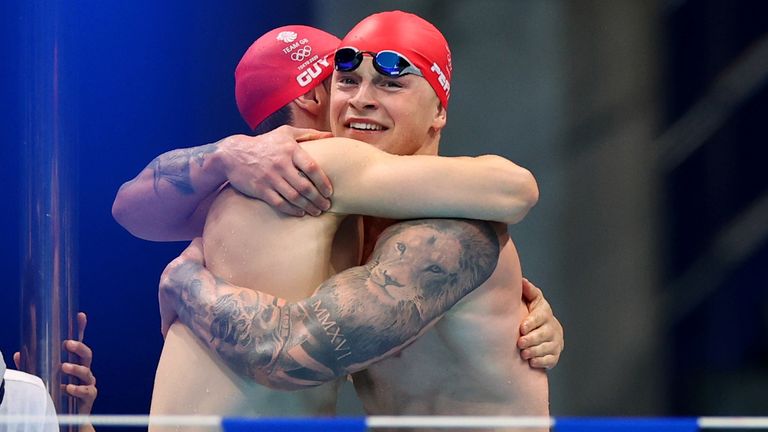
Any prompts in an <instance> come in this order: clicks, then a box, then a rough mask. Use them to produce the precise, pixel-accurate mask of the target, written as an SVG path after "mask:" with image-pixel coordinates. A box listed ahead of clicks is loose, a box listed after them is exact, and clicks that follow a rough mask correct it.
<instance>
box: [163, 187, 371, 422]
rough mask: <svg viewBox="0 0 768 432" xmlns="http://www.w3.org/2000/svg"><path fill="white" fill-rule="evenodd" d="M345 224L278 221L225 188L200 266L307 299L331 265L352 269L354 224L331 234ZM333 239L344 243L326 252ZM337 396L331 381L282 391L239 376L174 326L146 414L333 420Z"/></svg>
mask: <svg viewBox="0 0 768 432" xmlns="http://www.w3.org/2000/svg"><path fill="white" fill-rule="evenodd" d="M343 220H344V216H340V215H336V214H333V213H326V214H324V215H322V216H320V217H306V218H295V217H289V216H282V215H280V214H278V213H276V212H275V211H274V210H272V209H271V208H270V207H269V206H268V205H266V204H264V203H263V202H261V201H257V200H253V199H250V198H247V197H245V196H243V195H241V194H240V193H238V192H236V191H235V190H233V189H231V188H226V189H224V190H223V191H222V192H221V193H220V194H219V196H218V197H217V198H216V200H215V201H214V203H213V205H212V206H211V209H210V211H209V214H208V218H207V220H206V225H205V231H204V235H203V241H204V243H205V258H206V266H207V267H208V268H209V269H210V270H211V271H212V272H213V273H214V274H215V275H217V276H219V277H222V278H224V279H226V280H227V281H228V282H231V283H234V284H237V285H239V286H242V287H246V288H255V289H258V290H260V291H262V292H266V293H270V294H274V295H279V296H280V297H282V298H286V299H289V300H298V299H302V298H305V297H308V296H310V295H311V294H312V291H313V290H314V287H316V286H318V285H319V284H320V283H321V282H323V281H324V280H326V279H327V278H329V277H330V276H332V275H333V274H334V273H336V268H341V269H343V268H347V267H351V266H352V265H354V264H355V262H356V260H357V258H358V257H357V247H356V244H355V239H356V224H355V223H354V219H350V221H351V222H348V223H344V224H343V229H342V230H341V231H339V236H338V237H336V233H337V229H338V228H339V226H340V225H342V221H343ZM334 241H336V242H337V243H344V244H343V245H337V246H338V247H332V246H334ZM332 249H333V250H334V251H335V252H334V253H332ZM334 267H336V268H334ZM336 392H337V383H336V382H332V383H328V384H324V385H322V386H319V387H315V388H311V389H307V390H300V391H292V392H286V391H279V390H271V389H268V388H267V387H264V386H261V385H259V384H257V383H255V382H253V381H251V380H247V379H243V378H242V377H240V376H238V375H237V374H236V373H235V372H233V371H232V370H231V369H229V368H228V367H227V366H225V365H224V362H223V361H222V360H221V359H220V358H219V357H218V354H216V353H215V352H212V351H211V350H210V349H209V348H207V347H206V346H205V345H204V344H203V343H201V342H200V341H199V340H198V338H197V337H196V336H195V335H194V334H193V333H192V331H191V330H190V329H189V328H187V327H186V326H184V325H183V324H181V323H179V322H176V323H174V324H173V325H172V326H171V329H170V331H169V332H168V335H167V336H166V340H165V345H164V346H163V352H162V355H161V358H160V363H159V365H158V368H157V373H156V376H155V387H154V392H153V395H152V407H151V414H216V415H280V416H316V415H331V414H333V413H334V410H335V406H336Z"/></svg>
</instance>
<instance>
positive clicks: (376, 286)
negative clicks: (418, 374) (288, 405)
mask: <svg viewBox="0 0 768 432" xmlns="http://www.w3.org/2000/svg"><path fill="white" fill-rule="evenodd" d="M382 238H383V239H384V240H382V241H380V242H379V244H377V247H376V249H375V250H374V253H373V254H372V256H371V259H370V261H369V263H368V264H366V266H363V267H355V268H352V269H349V270H346V271H344V272H342V273H339V274H338V275H336V276H334V277H332V278H331V279H329V280H328V281H326V282H324V283H323V284H322V285H321V286H320V287H319V288H318V289H317V291H316V293H315V294H314V295H313V296H311V297H309V298H307V299H305V300H302V301H299V302H296V303H292V304H288V303H287V302H285V301H283V300H280V299H277V298H275V297H273V296H270V295H267V294H264V293H261V292H257V291H251V290H248V289H244V288H239V287H234V286H232V285H230V284H228V283H226V282H224V281H222V280H218V279H216V278H214V277H213V275H211V274H210V273H209V272H208V271H207V270H205V268H204V267H203V266H202V261H199V262H192V261H185V260H184V259H183V258H184V254H183V255H182V257H181V258H179V259H177V260H175V261H174V262H172V263H171V264H170V265H169V266H168V267H167V268H166V271H165V272H164V275H163V279H162V281H161V302H163V301H172V302H175V304H176V306H175V308H176V311H177V313H178V316H179V319H180V320H181V321H182V322H183V323H184V324H186V325H187V326H189V327H190V328H191V329H192V330H193V332H194V333H195V334H196V335H197V336H198V337H199V338H200V340H201V341H202V342H203V343H206V344H207V345H208V346H209V348H211V349H212V350H215V351H216V352H218V353H219V355H220V356H221V358H222V359H223V360H224V361H225V362H226V363H227V365H228V366H230V367H231V368H232V369H233V370H235V371H236V372H238V373H240V374H242V375H244V376H247V377H249V378H251V379H253V380H255V381H257V382H259V383H261V384H264V385H267V386H270V387H273V388H280V389H286V390H290V389H298V388H303V387H308V386H315V385H320V384H322V383H324V382H327V381H330V380H333V379H335V378H337V377H340V376H344V375H346V374H349V373H353V372H356V371H359V370H362V369H364V368H366V367H368V366H369V365H370V364H372V363H374V362H376V361H378V360H381V359H383V358H385V357H387V356H389V355H392V354H394V353H396V352H398V351H399V350H401V349H402V348H403V347H405V346H406V345H407V344H409V343H410V342H412V341H413V340H414V339H415V338H416V337H418V336H419V335H420V334H421V333H422V332H424V331H425V330H426V329H427V328H428V327H429V326H431V325H432V324H433V323H434V322H435V321H436V320H437V319H439V317H440V316H442V315H443V314H444V313H445V312H446V311H447V310H448V309H449V308H450V307H451V306H453V305H454V304H455V303H456V302H458V301H459V300H460V299H461V298H463V296H465V295H466V294H468V293H469V292H471V291H472V290H474V289H475V288H476V287H477V286H479V285H480V284H482V283H483V282H484V281H485V280H486V279H487V278H488V277H489V276H490V274H491V273H492V272H493V270H494V268H495V265H496V260H497V259H498V253H499V245H498V239H497V237H496V234H495V233H494V232H493V230H492V229H491V228H490V227H489V226H488V225H487V224H484V223H477V222H471V221H453V220H430V221H410V222H406V223H400V224H398V225H395V226H394V227H391V228H390V229H389V230H387V231H385V232H384V234H382ZM427 243H428V245H426V244H427ZM425 245H426V246H425ZM433 248H443V249H444V255H442V256H440V257H437V258H436V257H434V256H433V255H432V254H431V253H430V251H431V250H432V249H433ZM188 250H189V249H188ZM186 253H187V251H185V254H186ZM361 311H365V312H361Z"/></svg>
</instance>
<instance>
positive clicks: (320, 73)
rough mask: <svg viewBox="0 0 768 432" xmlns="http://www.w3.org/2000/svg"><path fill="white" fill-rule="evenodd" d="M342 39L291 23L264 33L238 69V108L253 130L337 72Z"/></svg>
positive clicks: (236, 73) (236, 80) (236, 88)
mask: <svg viewBox="0 0 768 432" xmlns="http://www.w3.org/2000/svg"><path fill="white" fill-rule="evenodd" d="M338 46H339V38H337V37H336V36H334V35H332V34H330V33H326V32H324V31H322V30H319V29H316V28H314V27H308V26H303V25H289V26H284V27H278V28H276V29H274V30H271V31H269V32H267V33H266V34H264V35H263V36H262V37H260V38H258V39H256V41H255V42H254V43H253V44H252V45H251V46H250V48H248V50H247V51H246V52H245V54H244V55H243V58H242V59H241V60H240V63H239V64H238V65H237V68H236V69H235V99H236V100H237V108H238V109H239V110H240V114H241V115H242V116H243V118H244V119H245V121H246V122H247V123H248V126H250V127H251V129H254V128H256V126H258V125H259V123H261V122H262V121H264V119H265V118H267V117H269V116H270V115H272V114H273V113H274V112H275V111H277V110H279V109H280V108H282V107H284V106H285V105H286V104H288V102H290V101H292V100H294V99H296V98H297V97H299V96H301V95H303V94H304V93H306V92H308V91H309V90H311V89H312V88H314V87H315V86H316V85H318V84H320V83H321V82H322V81H323V80H324V79H326V78H327V77H328V76H330V75H331V73H332V72H333V53H334V51H335V50H336V48H337V47H338Z"/></svg>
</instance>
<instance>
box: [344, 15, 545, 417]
mask: <svg viewBox="0 0 768 432" xmlns="http://www.w3.org/2000/svg"><path fill="white" fill-rule="evenodd" d="M334 59H335V68H336V71H335V72H334V75H333V82H332V84H331V129H332V131H333V132H334V135H336V136H344V137H349V138H354V139H358V140H361V141H365V142H368V143H371V144H373V145H375V146H377V147H378V148H381V149H383V150H386V151H388V152H391V153H396V154H424V155H436V154H437V151H438V146H439V141H440V133H441V130H442V128H443V126H445V123H446V120H447V116H446V109H447V107H448V100H449V97H450V88H451V87H450V85H451V72H452V65H451V53H450V49H449V48H448V44H447V42H446V40H445V38H444V37H443V36H442V34H441V33H440V32H439V31H438V30H437V29H436V28H435V27H434V26H433V25H432V24H430V23H429V22H427V21H426V20H424V19H422V18H420V17H418V16H416V15H413V14H409V13H405V12H400V11H394V12H383V13H379V14H374V15H371V16H369V17H367V18H365V19H364V20H362V21H361V22H360V23H359V24H357V25H356V26H355V27H354V28H353V29H352V30H351V31H350V32H349V33H348V34H347V35H346V36H345V37H344V38H343V40H342V42H341V44H340V48H339V49H338V50H337V51H336V54H335V57H334ZM417 142H418V143H417ZM425 181H430V182H434V183H435V184H442V183H443V182H444V181H445V179H444V178H432V179H429V180H425ZM366 234H369V233H366ZM500 239H501V245H502V252H501V255H500V257H499V260H498V265H497V267H496V270H495V272H494V273H493V275H491V277H490V278H489V279H488V280H487V281H486V282H485V283H484V284H483V285H481V286H480V287H479V288H478V289H477V290H476V291H474V292H473V293H472V295H471V296H468V297H467V298H465V299H464V300H463V301H461V302H460V303H459V304H458V305H456V306H455V307H454V308H453V309H451V310H450V311H449V312H448V313H446V314H445V316H444V317H443V318H442V319H441V320H440V321H438V323H437V324H436V326H435V328H433V329H431V330H429V331H428V332H427V333H425V334H424V335H422V336H421V337H420V338H419V339H418V340H416V341H415V342H414V343H413V344H412V345H410V346H409V347H408V348H406V349H405V350H403V352H402V353H401V355H399V356H396V357H391V358H387V359H384V360H382V361H380V362H378V363H376V364H373V365H371V366H370V367H369V368H368V369H367V370H365V371H363V372H360V373H359V374H356V375H355V376H354V379H353V380H354V383H355V386H356V389H357V392H358V395H359V396H360V398H361V399H362V401H363V404H364V406H365V408H366V411H367V412H368V413H369V414H373V415H534V416H539V415H540V416H546V415H548V414H549V397H548V382H547V376H546V374H545V373H544V372H543V371H542V370H537V369H533V368H531V367H529V364H528V362H526V361H525V360H523V358H521V356H520V350H519V349H518V347H517V345H516V338H514V337H512V338H510V337H509V332H510V329H517V328H521V327H522V325H521V323H522V322H523V320H524V319H525V318H526V316H527V314H528V310H527V307H526V304H525V302H524V301H523V295H522V292H521V289H522V287H523V286H524V284H523V278H522V272H521V267H520V261H519V258H518V255H517V251H516V250H515V246H514V244H513V243H512V241H511V239H510V237H509V236H508V235H507V234H506V229H504V230H503V232H502V234H501V237H500ZM366 240H367V241H369V242H370V241H371V240H370V239H366Z"/></svg>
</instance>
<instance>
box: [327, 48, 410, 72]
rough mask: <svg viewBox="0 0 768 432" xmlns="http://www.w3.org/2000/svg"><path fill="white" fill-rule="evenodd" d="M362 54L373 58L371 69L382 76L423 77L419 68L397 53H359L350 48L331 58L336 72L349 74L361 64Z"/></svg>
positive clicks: (341, 50)
mask: <svg viewBox="0 0 768 432" xmlns="http://www.w3.org/2000/svg"><path fill="white" fill-rule="evenodd" d="M364 54H368V55H370V56H371V57H372V58H373V68H374V69H376V71H377V72H378V73H380V74H382V75H384V76H388V77H393V78H394V77H401V76H403V75H406V74H413V75H416V76H420V77H423V76H424V74H423V73H421V71H420V70H419V68H417V67H416V66H414V65H413V63H411V62H410V61H409V60H408V59H407V58H406V57H405V56H404V55H402V54H400V53H399V52H397V51H391V50H383V51H379V52H377V53H376V52H373V51H359V50H358V49H357V48H352V47H343V48H339V49H337V50H336V54H335V55H334V56H333V61H334V62H335V64H336V66H335V67H336V70H337V71H340V72H351V71H353V70H355V69H357V68H358V67H359V66H360V63H362V62H363V55H364Z"/></svg>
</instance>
